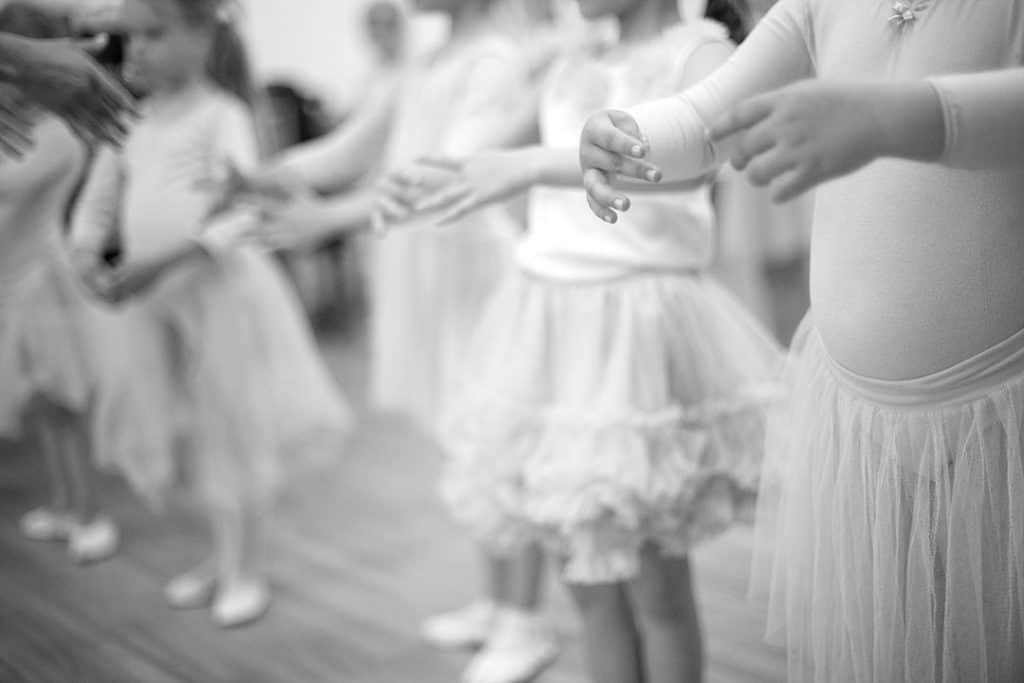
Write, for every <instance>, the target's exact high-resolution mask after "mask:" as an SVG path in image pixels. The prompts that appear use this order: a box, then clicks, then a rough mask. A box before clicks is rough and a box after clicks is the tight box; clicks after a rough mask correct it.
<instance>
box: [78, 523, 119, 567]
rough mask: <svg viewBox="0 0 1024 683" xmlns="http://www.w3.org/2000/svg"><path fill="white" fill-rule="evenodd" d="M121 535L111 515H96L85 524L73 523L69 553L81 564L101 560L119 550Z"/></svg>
mask: <svg viewBox="0 0 1024 683" xmlns="http://www.w3.org/2000/svg"><path fill="white" fill-rule="evenodd" d="M120 540H121V535H120V533H119V532H118V530H117V525H116V524H114V521H113V520H112V519H110V518H109V517H96V518H95V519H93V520H92V521H91V522H87V523H85V524H79V523H75V524H72V527H71V534H70V541H69V543H68V553H69V554H70V555H71V559H73V560H74V561H75V562H77V563H79V564H89V563H92V562H99V561H100V560H105V559H107V558H108V557H111V556H112V555H113V554H114V553H116V552H117V547H118V545H119V543H120Z"/></svg>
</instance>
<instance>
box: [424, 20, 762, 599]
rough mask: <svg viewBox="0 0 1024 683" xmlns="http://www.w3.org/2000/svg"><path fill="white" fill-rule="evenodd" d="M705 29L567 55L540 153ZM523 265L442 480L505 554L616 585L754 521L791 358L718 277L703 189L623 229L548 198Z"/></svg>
mask: <svg viewBox="0 0 1024 683" xmlns="http://www.w3.org/2000/svg"><path fill="white" fill-rule="evenodd" d="M726 41H727V37H726V34H725V31H724V29H723V28H722V27H721V26H719V25H717V24H712V23H698V24H693V25H686V26H683V27H679V28H677V29H674V30H671V31H668V32H666V33H665V34H664V35H663V36H662V37H661V38H659V39H657V40H655V41H652V42H651V43H649V44H645V45H642V46H636V47H628V46H627V47H622V48H619V49H618V51H617V53H613V54H612V55H610V56H608V57H606V58H604V59H601V60H596V61H595V60H594V59H593V58H592V57H591V56H590V55H585V56H583V57H580V58H573V59H567V60H563V62H562V63H561V64H560V65H559V66H556V67H555V68H554V70H553V71H552V75H551V77H550V79H549V82H548V84H547V87H546V89H545V94H544V97H543V99H542V106H541V132H542V137H543V141H544V143H545V144H548V145H551V146H555V147H565V146H571V145H573V144H576V141H577V140H578V136H579V130H580V128H581V126H582V124H583V122H584V121H585V120H586V117H587V116H588V115H589V114H590V113H591V112H593V111H595V110H597V109H601V108H603V107H616V106H623V105H628V104H631V103H633V102H636V101H639V100H642V99H644V98H645V97H650V96H652V95H654V94H655V93H666V92H671V91H672V90H673V89H674V88H675V87H678V84H679V83H680V82H681V79H682V74H683V71H684V68H685V64H686V62H687V60H688V56H689V55H690V54H692V53H693V51H694V50H696V49H697V48H698V47H700V46H702V45H705V44H708V43H715V42H721V43H724V42H726ZM530 205H531V209H530V223H529V231H528V233H527V235H526V236H525V237H524V238H523V240H522V241H521V242H520V244H519V247H518V251H517V265H518V268H517V270H516V271H515V272H514V273H513V274H511V275H510V276H509V277H508V278H507V279H506V281H505V283H504V284H503V286H502V287H501V288H500V290H499V291H498V292H497V293H496V294H495V295H494V297H493V298H492V300H491V301H490V303H489V305H488V307H487V312H486V314H485V316H484V318H483V320H482V321H481V324H480V326H479V327H478V329H477V331H476V334H475V336H474V339H473V343H472V346H471V347H470V350H469V352H468V354H467V361H466V367H465V371H464V373H463V376H462V379H463V381H462V385H461V391H460V392H459V394H458V395H457V399H456V400H455V401H454V402H453V405H452V409H451V412H450V414H449V416H448V419H447V420H446V429H445V444H446V446H447V447H448V448H447V450H448V452H449V453H450V454H451V455H450V460H449V465H448V467H447V470H446V472H445V476H444V479H443V482H442V492H443V495H444V497H445V499H446V501H447V503H448V505H449V507H450V508H451V509H452V511H453V513H454V514H455V516H456V517H457V518H458V519H460V520H461V521H462V522H464V523H465V524H466V525H467V526H468V527H469V528H470V530H471V531H472V532H473V533H474V534H475V535H476V537H477V538H478V539H479V540H480V541H481V542H482V543H483V544H484V545H485V546H487V547H489V548H491V549H492V550H493V551H494V552H497V553H502V552H509V551H513V550H515V549H516V548H517V547H519V546H520V544H521V543H523V542H525V541H527V540H531V539H533V538H541V539H543V540H546V541H548V542H550V543H551V545H552V546H553V547H554V548H555V550H556V551H557V552H558V553H559V554H560V555H561V556H563V557H564V558H566V559H567V560H568V562H567V565H566V577H567V579H568V580H570V581H573V582H580V583H603V582H612V581H622V580H627V579H629V578H631V577H633V576H634V575H635V574H636V572H637V571H638V569H639V564H638V563H639V555H640V549H641V547H642V546H643V545H644V544H645V543H653V544H655V545H656V546H657V547H658V548H659V549H660V550H661V551H662V552H664V553H666V554H670V555H684V554H686V553H688V552H689V551H690V549H691V548H692V547H693V546H694V545H695V544H697V543H699V542H700V541H702V540H704V539H706V538H709V537H711V536H713V535H715V534H717V533H720V532H721V531H723V530H725V529H727V528H728V527H729V526H731V525H732V524H733V523H735V522H736V521H737V519H739V518H740V517H741V516H742V515H743V513H744V511H746V510H748V509H749V506H750V503H751V502H752V497H753V492H754V491H755V489H756V486H757V479H758V473H759V469H760V463H761V452H762V438H763V426H764V412H765V409H766V407H767V406H768V405H769V404H770V402H771V401H772V400H773V399H774V398H776V393H777V392H776V389H777V387H776V384H775V382H774V373H775V371H776V370H777V369H778V367H777V366H778V364H779V363H780V361H781V351H780V349H779V348H778V346H777V345H776V344H775V343H774V341H773V340H772V338H771V336H770V334H769V333H768V332H767V331H766V330H765V329H764V328H763V327H762V326H760V325H759V324H758V323H757V322H756V321H755V320H754V318H753V317H752V315H751V314H750V313H748V312H747V311H746V310H744V309H743V308H742V306H741V305H740V304H739V303H738V302H737V301H736V300H735V299H734V298H733V297H732V296H730V295H729V294H728V293H727V292H726V291H725V290H724V288H722V287H721V286H719V285H718V284H716V283H715V282H713V281H712V280H711V279H710V278H709V277H708V276H707V275H706V274H705V270H706V268H707V266H708V264H709V262H710V259H711V256H712V252H713V218H712V208H711V202H710V197H709V190H708V188H707V187H706V186H705V187H701V188H699V189H696V190H693V191H689V192H680V193H678V194H671V195H647V196H644V197H638V198H636V201H635V202H634V205H633V207H632V208H631V210H630V211H629V212H628V213H625V214H623V216H622V218H621V220H620V221H619V223H618V224H616V225H614V226H610V225H607V224H604V223H602V222H601V221H600V220H598V219H597V218H595V217H594V216H593V215H592V214H591V213H590V211H589V209H588V208H587V204H586V201H585V199H584V197H583V194H582V192H581V191H580V190H571V189H569V190H567V189H557V188H546V187H542V188H537V189H535V190H534V191H533V192H532V194H531V197H530Z"/></svg>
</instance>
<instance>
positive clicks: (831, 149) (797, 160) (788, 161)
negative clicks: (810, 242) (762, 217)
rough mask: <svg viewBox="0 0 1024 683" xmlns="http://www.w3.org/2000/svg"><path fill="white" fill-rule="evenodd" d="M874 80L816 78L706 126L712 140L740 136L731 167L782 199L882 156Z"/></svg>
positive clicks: (744, 105)
mask: <svg viewBox="0 0 1024 683" xmlns="http://www.w3.org/2000/svg"><path fill="white" fill-rule="evenodd" d="M875 94H876V93H875V91H874V89H873V88H872V87H871V86H864V85H849V84H847V85H840V84H835V83H827V82H824V81H820V80H814V81H804V82H802V83H796V84H793V85H790V86H787V87H784V88H781V89H779V90H776V91H774V92H770V93H766V94H764V95H760V96H757V97H753V98H751V99H749V100H747V101H746V102H743V103H742V104H740V105H738V106H737V107H735V108H734V109H733V110H732V111H730V112H728V113H727V114H726V115H725V116H723V117H722V119H721V120H719V121H718V122H717V123H716V124H715V125H714V126H713V127H712V129H711V137H712V139H713V140H714V141H716V142H717V141H720V140H723V139H725V138H727V137H730V136H733V135H737V136H738V140H737V146H736V149H737V151H736V152H735V153H734V154H733V158H732V162H733V165H734V166H735V167H736V168H737V169H739V170H741V171H742V170H744V169H745V170H746V171H747V175H748V176H749V177H750V180H751V182H753V183H754V184H755V185H770V186H771V194H772V197H773V198H774V199H775V200H776V201H779V202H784V201H787V200H790V199H793V198H794V197H796V196H798V195H800V194H802V193H803V192H805V191H807V190H809V189H811V188H812V187H814V186H816V185H818V184H820V183H823V182H825V181H826V180H830V179H832V178H836V177H838V176H842V175H845V174H847V173H850V172H852V171H855V170H857V169H858V168H860V167H862V166H864V165H865V164H867V163H869V162H870V161H872V160H873V159H875V158H877V157H878V156H879V155H880V151H881V140H882V137H883V133H882V131H883V122H882V121H880V117H879V114H878V108H877V107H876V106H875V98H874V95H875Z"/></svg>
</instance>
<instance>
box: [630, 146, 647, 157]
mask: <svg viewBox="0 0 1024 683" xmlns="http://www.w3.org/2000/svg"><path fill="white" fill-rule="evenodd" d="M630 153H631V154H632V155H633V156H635V157H642V156H643V155H644V148H643V147H641V146H640V145H633V149H632V150H630Z"/></svg>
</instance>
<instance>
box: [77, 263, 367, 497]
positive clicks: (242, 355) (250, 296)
mask: <svg viewBox="0 0 1024 683" xmlns="http://www.w3.org/2000/svg"><path fill="white" fill-rule="evenodd" d="M117 317H118V326H119V331H120V337H121V339H120V341H121V343H120V345H119V347H118V349H117V354H118V355H119V356H120V357H121V359H122V362H121V364H120V370H119V371H117V372H116V376H115V377H114V378H113V381H112V382H111V384H112V385H113V386H112V388H111V390H109V391H105V392H104V394H103V395H102V396H101V397H100V398H101V400H100V401H99V405H98V408H97V409H98V413H99V414H98V416H97V422H98V425H99V427H98V430H99V439H98V440H99V441H100V444H101V445H100V448H99V451H98V452H99V454H100V456H101V457H103V456H106V457H107V458H108V461H107V462H106V464H107V465H109V466H111V467H112V468H115V469H117V470H119V471H120V472H122V473H124V474H125V475H126V477H127V478H128V480H129V481H130V482H131V483H132V484H133V486H134V488H135V489H136V490H137V491H139V492H140V493H141V494H142V495H143V496H144V497H146V498H148V499H150V500H151V501H154V502H159V501H161V500H162V498H163V496H164V494H165V493H166V492H167V491H168V490H169V489H170V488H171V486H172V485H173V484H175V483H178V482H180V481H182V480H184V482H185V483H187V484H188V487H189V488H190V489H191V490H192V491H193V492H194V493H196V494H197V495H198V497H199V499H200V500H201V501H202V502H204V503H205V504H207V505H211V506H215V507H221V508H239V507H245V508H249V509H252V508H256V509H259V508H263V507H265V506H266V505H268V504H269V503H270V502H271V501H272V499H273V498H274V496H275V495H276V494H277V493H278V492H279V489H280V487H281V485H282V483H283V482H284V481H285V480H286V479H287V478H288V477H289V476H291V475H294V474H298V473H299V472H303V471H308V470H309V468H311V467H319V466H323V465H326V464H327V463H329V462H331V461H332V460H333V459H334V458H336V457H337V456H338V455H339V454H340V452H341V450H342V448H343V445H344V440H345V438H346V436H347V434H348V432H349V431H350V429H351V427H352V424H353V417H352V413H351V410H350V408H349V406H348V403H347V401H346V400H345V398H344V397H343V396H342V394H341V392H340V390H339V388H338V387H337V385H336V384H335V382H334V380H333V378H332V377H331V375H330V372H329V371H328V369H327V367H326V365H325V364H324V362H323V359H322V357H321V356H320V353H319V350H318V348H317V346H316V343H315V341H314V339H313V336H312V333H311V331H310V329H309V325H308V322H307V321H306V319H305V318H304V316H303V312H302V309H301V306H300V304H299V302H298V300H297V298H296V297H295V295H294V294H293V293H292V291H291V290H289V288H288V284H287V283H286V281H285V279H284V277H283V276H282V274H281V273H280V271H279V270H278V269H277V267H276V266H275V265H274V264H273V263H272V262H271V261H270V260H269V259H268V258H266V257H265V256H264V255H263V254H260V253H257V252H254V251H249V250H245V251H240V252H237V253H233V254H229V255H223V256H220V257H218V260H217V263H216V264H215V265H214V264H209V263H207V264H202V265H200V266H195V267H192V266H190V267H187V268H185V269H183V270H182V271H181V272H177V273H172V274H171V275H170V276H168V277H167V278H166V279H165V280H164V281H163V282H161V283H160V284H159V285H158V287H157V289H156V290H155V291H154V292H153V293H152V294H151V295H148V296H145V297H143V298H142V299H140V300H138V301H137V302H134V303H130V304H128V305H126V306H124V307H123V308H122V309H121V310H120V311H119V312H118V314H117Z"/></svg>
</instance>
